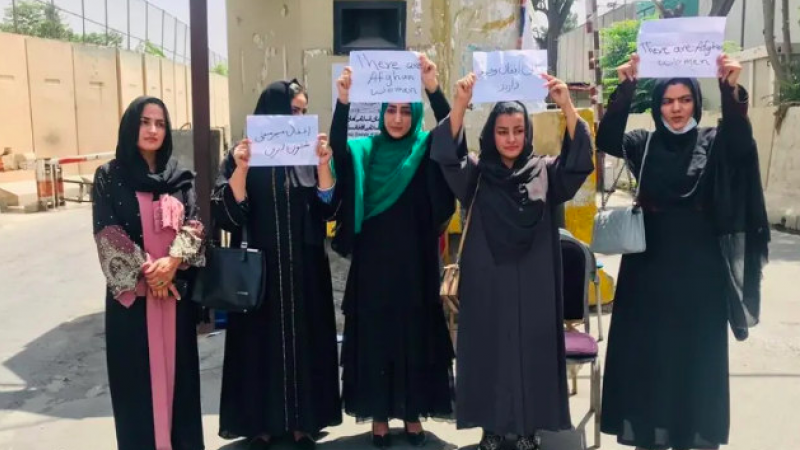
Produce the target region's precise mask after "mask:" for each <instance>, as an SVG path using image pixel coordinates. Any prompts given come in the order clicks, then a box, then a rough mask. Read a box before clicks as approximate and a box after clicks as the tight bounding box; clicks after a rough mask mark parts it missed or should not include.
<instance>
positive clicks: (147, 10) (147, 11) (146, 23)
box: [144, 2, 150, 43]
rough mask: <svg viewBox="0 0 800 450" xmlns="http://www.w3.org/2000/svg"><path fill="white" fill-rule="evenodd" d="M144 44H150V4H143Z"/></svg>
mask: <svg viewBox="0 0 800 450" xmlns="http://www.w3.org/2000/svg"><path fill="white" fill-rule="evenodd" d="M144 42H145V43H148V42H150V3H147V2H145V4H144Z"/></svg>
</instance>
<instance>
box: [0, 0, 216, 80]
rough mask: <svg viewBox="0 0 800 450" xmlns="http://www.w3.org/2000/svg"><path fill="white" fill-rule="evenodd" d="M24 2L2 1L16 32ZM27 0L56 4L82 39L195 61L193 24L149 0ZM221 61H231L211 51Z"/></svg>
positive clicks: (211, 58)
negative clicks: (192, 46) (192, 49)
mask: <svg viewBox="0 0 800 450" xmlns="http://www.w3.org/2000/svg"><path fill="white" fill-rule="evenodd" d="M23 1H24V0H0V7H2V9H3V10H4V11H11V18H12V20H13V31H14V32H15V33H20V31H19V29H18V28H19V25H18V22H19V21H18V18H19V17H18V15H19V12H18V6H19V5H20V4H21V3H23ZM27 1H28V2H36V3H41V4H47V5H52V6H53V7H54V8H55V9H56V10H57V11H58V12H59V13H61V14H63V16H62V17H61V19H62V20H63V21H64V22H65V24H66V25H67V26H68V27H69V28H70V29H71V32H72V33H73V34H74V35H75V36H76V37H78V38H80V39H79V40H80V41H87V37H94V38H95V39H97V38H100V39H101V40H102V39H103V38H104V39H105V40H104V42H105V43H112V45H111V46H114V47H118V48H123V49H127V50H132V51H138V52H145V51H146V47H150V52H151V53H152V52H155V53H158V52H159V51H160V52H162V53H163V55H164V57H166V58H169V59H171V60H173V61H175V62H178V63H182V64H190V63H191V55H190V47H191V46H190V39H191V33H190V28H189V25H188V24H186V23H184V22H182V21H181V20H179V19H178V18H177V17H175V16H173V15H172V14H169V13H168V12H166V11H165V10H163V9H161V8H159V7H158V6H155V5H153V4H151V3H149V2H148V1H146V0H27ZM109 5H112V8H111V9H109ZM9 25H10V24H9ZM89 42H92V41H89ZM219 64H227V60H226V58H224V57H223V56H222V55H219V54H217V53H215V52H213V51H211V50H209V67H210V68H212V67H215V66H217V65H219Z"/></svg>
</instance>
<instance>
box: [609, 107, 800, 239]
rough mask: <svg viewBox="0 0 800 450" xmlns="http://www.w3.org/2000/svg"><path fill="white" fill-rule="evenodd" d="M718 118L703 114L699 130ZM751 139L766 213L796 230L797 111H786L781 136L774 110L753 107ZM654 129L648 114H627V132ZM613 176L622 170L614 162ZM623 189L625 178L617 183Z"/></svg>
mask: <svg viewBox="0 0 800 450" xmlns="http://www.w3.org/2000/svg"><path fill="white" fill-rule="evenodd" d="M719 117H720V114H719V113H718V112H710V111H704V112H703V120H702V121H701V125H702V126H715V125H716V123H717V120H718V119H719ZM749 117H750V122H751V123H752V125H753V137H754V138H755V140H756V143H757V144H758V158H759V165H760V167H759V168H760V171H761V182H762V183H763V185H764V189H765V195H766V199H767V211H768V213H769V216H770V221H771V222H772V223H773V224H778V225H784V226H786V227H788V228H790V229H793V230H800V107H794V108H791V109H789V112H788V114H787V116H786V119H785V120H784V122H783V125H782V127H781V132H780V133H778V132H777V131H775V109H774V108H772V107H756V108H751V109H750V111H749ZM639 128H641V129H647V130H652V129H654V126H653V119H652V117H651V116H650V115H649V114H631V116H630V117H629V119H628V130H635V129H639ZM608 158H609V159H611V160H613V161H614V164H615V173H617V172H618V171H619V170H620V169H621V168H622V166H621V165H620V162H619V161H616V159H615V158H612V157H608ZM621 181H622V185H625V184H626V183H625V182H624V181H625V177H624V176H623V178H622V179H621Z"/></svg>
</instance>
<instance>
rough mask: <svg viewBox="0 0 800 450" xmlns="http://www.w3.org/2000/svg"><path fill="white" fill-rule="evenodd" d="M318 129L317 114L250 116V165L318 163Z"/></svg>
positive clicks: (248, 119) (304, 164) (303, 164)
mask: <svg viewBox="0 0 800 450" xmlns="http://www.w3.org/2000/svg"><path fill="white" fill-rule="evenodd" d="M318 131H319V119H318V118H317V116H247V138H248V139H250V140H251V141H253V142H252V147H251V149H250V165H251V166H255V167H258V166H262V167H263V166H312V165H317V164H318V163H319V157H317V134H318Z"/></svg>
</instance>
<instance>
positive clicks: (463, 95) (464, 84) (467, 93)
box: [455, 72, 478, 110]
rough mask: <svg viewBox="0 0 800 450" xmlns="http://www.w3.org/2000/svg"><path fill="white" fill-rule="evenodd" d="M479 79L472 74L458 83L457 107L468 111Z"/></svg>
mask: <svg viewBox="0 0 800 450" xmlns="http://www.w3.org/2000/svg"><path fill="white" fill-rule="evenodd" d="M477 80H478V78H477V77H476V76H475V74H474V73H472V72H470V73H469V74H468V75H467V76H465V77H464V78H462V79H460V80H458V81H457V82H456V99H455V106H457V107H459V108H461V109H462V110H466V109H467V108H469V104H470V102H472V90H473V88H474V87H475V82H476V81H477Z"/></svg>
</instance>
